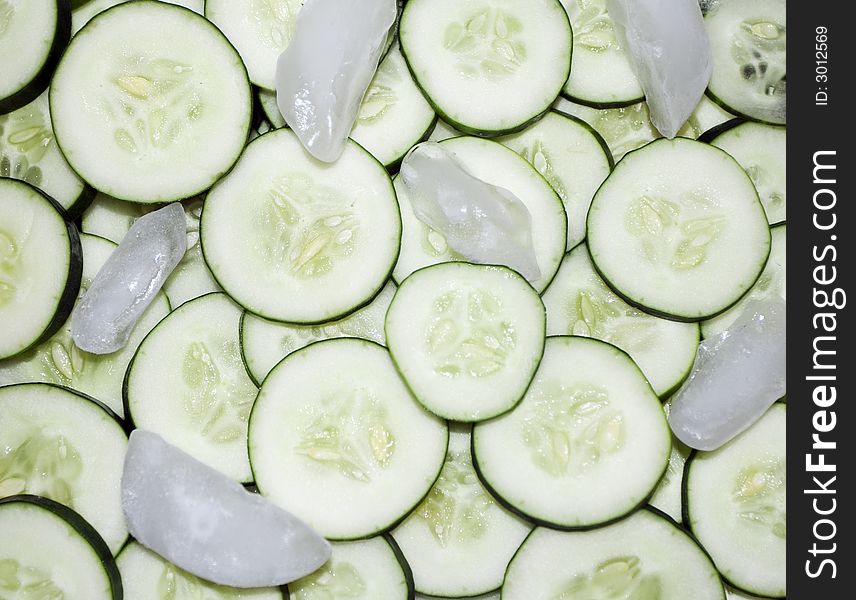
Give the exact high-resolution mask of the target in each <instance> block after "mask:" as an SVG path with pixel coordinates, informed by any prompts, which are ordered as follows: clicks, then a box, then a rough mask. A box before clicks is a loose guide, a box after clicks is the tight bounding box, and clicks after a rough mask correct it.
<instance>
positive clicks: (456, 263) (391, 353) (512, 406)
mask: <svg viewBox="0 0 856 600" xmlns="http://www.w3.org/2000/svg"><path fill="white" fill-rule="evenodd" d="M459 265H463V266H464V267H491V268H494V269H501V270H504V271H510V272H511V273H514V274H515V275H518V276H519V277H520V278H521V279H523V281H525V282H526V284H527V285H529V282H528V281H526V278H525V277H523V275H520V273H518V272H517V271H515V270H514V269H512V268H510V267H507V266H505V265H489V264H476V263H469V262H465V261H460V260H455V261H449V262H443V263H437V264H433V265H428V266H426V267H420V268H418V269H416V270H415V271H413V273H411V274H410V275H408V276H407V277H406V278H404V279H403V280H402V282H401V283H400V284H398V289H396V290H395V295H394V296H393V297H392V302H390V304H389V309H387V311H386V314H387V316H388V315H389V312H390V310H391V309H392V305H393V303H395V298H396V296H398V292H399V290H401V289H403V288H404V287H405V286H406V285H407V282H408V281H410V280H411V278H412V277H413V276H414V275H416V274H417V273H419V272H421V271H426V270H428V269H433V268H437V267H441V266H442V267H444V268H448V267H457V266H459ZM529 287H530V288H532V286H531V285H529ZM532 293H533V294H535V296H536V297H537V298H538V299H539V300H540V298H541V296H540V294H538V291H537V290H536V289H535V288H532ZM541 306H542V308H543V306H544V303H543V302H541ZM543 310H544V335H543V338H544V342H543V343H542V344H541V353H540V356H539V358H538V361H537V362H536V363H535V366H534V367H533V369H532V373H531V375H530V377H529V382H528V383H527V384H526V387H525V388H524V389H523V391H522V392H521V394H520V397H519V398H517V399H516V400H515V401H514V402H513V403H511V404H510V405H509V406H508V407H507V408H506V409H505V410H503V411H502V412H500V413H497V414H495V415H491V416H489V417H483V418H481V419H478V420H477V421H462V420H459V419H455V418H452V417H450V416H449V415H441V414H439V413H436V412H434V410H432V409H431V408H430V407H429V406H428V404H427V403H426V402H425V401H424V400H423V399H422V398H420V397H419V395H418V394H417V393H416V391H415V390H414V389H413V388H412V387H411V386H410V383H409V382H408V381H407V378H406V377H405V376H404V373H403V371H402V369H401V367H400V366H399V364H398V361H397V360H396V359H395V355H396V353H395V352H394V351H392V350H391V349H390V348H388V347H387V350H389V357H390V359H392V364H393V365H395V370H396V371H398V374H399V376H400V377H401V381H402V383H404V385H405V387H406V388H407V390H408V391H409V392H410V395H411V396H413V398H414V399H415V400H416V401H417V402H418V403H419V405H420V406H422V408H424V409H425V410H426V411H427V412H429V413H431V414H432V415H434V416H436V417H439V418H441V419H445V420H447V421H454V422H455V423H469V424H473V423H479V422H482V421H488V420H490V419H495V418H497V417H501V416H502V415H505V414H508V413H510V412H511V411H512V410H514V409H515V408H516V407H517V405H518V404H520V402H521V400H523V397H524V396H525V395H526V392H528V391H529V387H530V386H531V385H532V381H533V380H534V379H535V373H537V372H538V367H539V366H541V360H542V359H543V357H544V346H545V345H546V343H547V309H546V308H543ZM383 334H384V336H385V338H386V343H387V346H389V340H390V336H389V329H388V322H387V320H386V319H384V324H383ZM393 337H394V336H393Z"/></svg>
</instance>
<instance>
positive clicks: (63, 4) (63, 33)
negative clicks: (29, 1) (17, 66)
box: [0, 0, 71, 115]
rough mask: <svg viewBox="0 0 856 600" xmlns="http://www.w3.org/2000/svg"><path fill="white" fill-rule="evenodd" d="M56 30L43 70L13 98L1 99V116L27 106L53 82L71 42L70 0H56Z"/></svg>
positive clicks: (15, 93)
mask: <svg viewBox="0 0 856 600" xmlns="http://www.w3.org/2000/svg"><path fill="white" fill-rule="evenodd" d="M56 12H57V19H56V21H57V22H56V30H55V31H54V38H53V44H52V45H51V48H50V50H49V51H48V55H47V57H46V58H45V62H44V63H43V64H42V66H41V69H39V71H37V72H36V73H34V74H33V78H32V79H30V81H29V82H28V83H25V84H24V86H23V87H22V88H21V89H19V90H18V91H17V92H14V93H12V95H11V96H6V97H5V98H0V115H2V114H6V113H10V112H12V111H13V110H17V109H19V108H21V107H22V106H26V105H27V104H29V103H30V102H32V101H33V100H35V99H36V98H38V97H39V96H40V95H41V93H42V92H44V91H45V90H46V89H47V87H48V85H49V84H50V82H51V77H53V73H54V70H55V69H56V67H57V65H58V64H59V60H60V57H61V56H62V53H63V52H64V51H65V47H66V46H68V42H69V40H71V4H70V2H69V0H56Z"/></svg>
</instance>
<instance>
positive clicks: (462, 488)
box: [392, 423, 532, 597]
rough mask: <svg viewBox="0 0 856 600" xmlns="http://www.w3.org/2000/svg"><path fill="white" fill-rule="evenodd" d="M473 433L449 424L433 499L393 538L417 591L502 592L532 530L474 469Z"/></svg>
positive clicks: (456, 593)
mask: <svg viewBox="0 0 856 600" xmlns="http://www.w3.org/2000/svg"><path fill="white" fill-rule="evenodd" d="M470 429H471V428H470V427H469V426H466V425H462V424H452V423H450V432H449V451H448V453H447V454H446V463H445V464H444V465H443V470H442V471H441V472H440V477H439V478H438V479H437V482H436V483H435V484H434V486H433V487H432V488H431V491H430V492H429V493H428V497H427V498H426V499H425V500H424V501H423V502H422V504H420V505H419V506H418V507H417V508H416V510H415V511H413V512H412V513H411V514H410V516H409V517H407V518H406V519H405V520H404V522H403V523H402V524H401V525H399V526H398V527H396V529H395V530H394V531H393V532H392V535H393V537H394V538H395V540H396V541H397V542H398V544H399V546H400V547H401V551H402V552H403V553H404V556H405V557H407V560H408V562H409V563H410V566H411V568H412V569H413V580H414V583H415V587H416V590H417V591H419V592H421V593H424V594H430V595H431V596H432V597H435V596H455V597H463V596H466V597H471V596H474V595H476V594H482V593H484V592H486V591H491V590H494V589H497V588H499V587H500V586H501V585H502V578H503V576H504V575H505V569H506V567H507V566H508V562H509V561H510V560H511V557H512V556H514V553H515V552H516V551H517V548H518V547H519V546H520V544H521V543H522V542H523V540H524V539H525V538H526V536H527V535H528V534H529V532H530V531H531V529H532V526H531V525H529V524H528V523H526V522H525V521H523V520H522V519H520V518H518V517H516V516H515V515H514V514H512V513H510V512H508V511H506V510H505V509H504V508H503V507H502V506H501V505H500V504H498V503H497V502H496V501H495V500H494V499H493V497H491V495H490V494H489V493H488V491H487V490H486V489H485V488H484V487H483V486H482V484H481V482H480V481H479V478H478V475H477V474H476V471H475V469H474V467H473V461H472V454H471V452H470Z"/></svg>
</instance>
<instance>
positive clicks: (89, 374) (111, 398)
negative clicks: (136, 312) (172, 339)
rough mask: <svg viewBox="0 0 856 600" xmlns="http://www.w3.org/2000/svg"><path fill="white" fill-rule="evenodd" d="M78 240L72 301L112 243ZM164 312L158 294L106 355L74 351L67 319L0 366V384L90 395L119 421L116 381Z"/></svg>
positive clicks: (118, 384)
mask: <svg viewBox="0 0 856 600" xmlns="http://www.w3.org/2000/svg"><path fill="white" fill-rule="evenodd" d="M80 241H81V246H82V249H83V277H82V280H81V285H80V293H79V296H78V298H79V297H80V296H82V295H83V294H84V293H85V292H86V290H87V289H88V288H89V285H90V284H91V283H92V280H93V279H94V278H95V276H96V275H97V274H98V271H99V270H100V269H101V267H102V266H104V263H105V262H107V259H108V258H109V257H110V254H111V253H112V252H113V250H115V249H116V244H114V243H113V242H110V241H108V240H105V239H102V238H99V237H96V236H93V235H87V234H82V235H81V236H80ZM169 311H170V306H169V301H168V300H167V298H166V296H165V295H163V294H158V295H157V296H156V297H155V299H154V300H153V301H152V303H151V304H150V305H149V307H148V308H147V309H146V311H145V312H144V313H143V316H142V317H140V320H139V321H138V322H137V325H136V327H134V330H133V331H132V332H131V337H130V338H129V340H128V343H127V344H126V345H125V347H124V348H122V349H121V350H119V351H118V352H114V353H112V354H90V353H88V352H84V351H82V350H80V349H79V348H78V347H77V346H76V345H75V344H74V340H72V337H71V319H70V318H69V319H68V320H66V322H65V323H64V324H63V326H62V327H61V328H60V330H59V331H57V332H56V333H55V334H54V335H53V336H51V337H50V339H48V340H45V341H44V342H42V343H40V344H39V345H38V346H36V347H35V348H33V349H32V350H30V351H28V352H25V353H24V354H21V355H19V356H16V357H15V358H11V359H7V360H4V361H0V385H4V384H10V383H27V382H36V381H38V382H44V383H54V384H57V385H61V386H64V387H68V388H72V389H74V390H76V391H78V392H81V393H84V394H86V395H88V396H92V397H93V398H95V399H96V400H98V401H99V402H102V403H103V404H106V405H107V407H108V408H110V410H112V411H113V412H115V413H116V414H118V415H119V416H120V417H121V416H124V412H125V410H124V407H123V406H122V380H123V379H124V377H125V371H126V370H127V368H128V364H129V363H130V362H131V358H132V357H133V356H134V352H136V350H137V347H138V346H139V345H140V342H142V341H143V338H144V337H145V336H146V334H148V333H149V331H151V330H152V328H153V327H154V326H155V325H157V324H158V323H159V322H160V321H161V319H163V318H164V317H165V316H166V315H168V314H169Z"/></svg>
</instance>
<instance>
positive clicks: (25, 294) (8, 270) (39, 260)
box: [0, 177, 83, 360]
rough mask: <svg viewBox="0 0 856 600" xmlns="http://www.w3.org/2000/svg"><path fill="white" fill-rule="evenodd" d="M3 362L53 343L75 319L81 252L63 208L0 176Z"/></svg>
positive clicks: (0, 344)
mask: <svg viewBox="0 0 856 600" xmlns="http://www.w3.org/2000/svg"><path fill="white" fill-rule="evenodd" d="M0 198H2V199H3V201H2V202H0V331H2V332H3V335H2V336H0V360H2V359H4V358H10V357H13V356H16V355H18V354H22V353H24V352H26V351H27V350H28V349H30V348H32V347H34V346H36V345H37V344H39V343H41V342H42V341H43V340H46V339H48V338H49V337H51V336H52V335H53V334H54V333H56V332H57V330H58V329H59V328H60V327H62V324H63V323H65V320H66V319H67V318H68V316H69V315H70V314H71V309H72V307H73V306H74V300H75V299H76V298H77V292H78V290H79V289H80V274H81V270H82V262H83V257H82V252H81V248H80V237H79V236H78V234H77V228H76V227H75V226H74V224H72V223H70V222H67V221H66V220H65V215H64V213H63V210H62V208H60V206H59V205H58V204H57V203H56V202H55V201H54V200H52V199H51V198H49V197H48V196H46V195H44V194H43V193H42V192H40V191H39V190H37V189H36V188H34V187H32V186H31V185H29V184H28V183H24V182H21V181H18V180H16V179H7V178H5V177H0Z"/></svg>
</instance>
